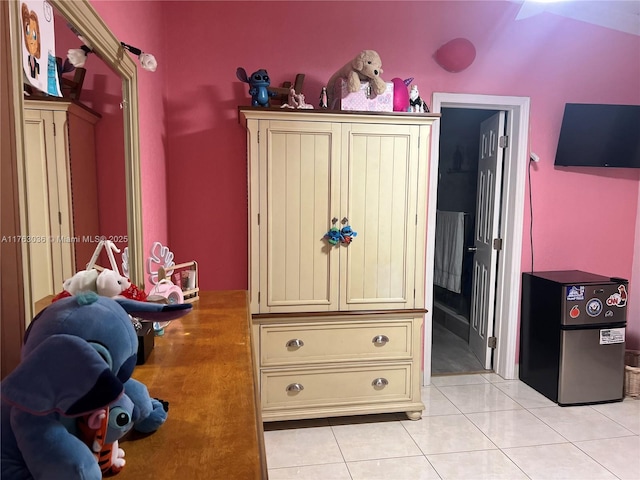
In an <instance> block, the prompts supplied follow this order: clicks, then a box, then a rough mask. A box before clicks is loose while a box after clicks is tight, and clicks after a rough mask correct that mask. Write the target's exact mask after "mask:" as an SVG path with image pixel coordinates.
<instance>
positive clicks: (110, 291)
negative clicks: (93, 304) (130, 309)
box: [96, 268, 131, 298]
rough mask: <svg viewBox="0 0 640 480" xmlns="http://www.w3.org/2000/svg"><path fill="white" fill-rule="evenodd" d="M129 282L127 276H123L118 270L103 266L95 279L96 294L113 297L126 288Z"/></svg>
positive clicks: (129, 284) (120, 293)
mask: <svg viewBox="0 0 640 480" xmlns="http://www.w3.org/2000/svg"><path fill="white" fill-rule="evenodd" d="M130 286H131V282H130V281H129V279H128V278H127V277H123V276H122V275H120V274H119V273H118V272H114V271H113V270H109V269H108V268H105V269H104V270H103V271H101V272H100V275H98V278H97V279H96V290H97V292H98V295H102V296H103V297H110V298H113V297H115V296H118V295H122V293H123V292H124V291H125V290H127V289H128V288H129V287H130Z"/></svg>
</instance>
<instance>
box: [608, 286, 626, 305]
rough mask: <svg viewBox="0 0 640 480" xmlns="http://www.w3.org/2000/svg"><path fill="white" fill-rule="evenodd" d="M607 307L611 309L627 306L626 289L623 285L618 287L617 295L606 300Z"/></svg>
mask: <svg viewBox="0 0 640 480" xmlns="http://www.w3.org/2000/svg"><path fill="white" fill-rule="evenodd" d="M607 305H609V306H610V307H613V306H614V305H615V306H616V307H624V306H626V305H627V289H626V287H625V286H624V285H618V293H614V294H613V295H611V296H609V298H607Z"/></svg>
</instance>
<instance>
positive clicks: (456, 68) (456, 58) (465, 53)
mask: <svg viewBox="0 0 640 480" xmlns="http://www.w3.org/2000/svg"><path fill="white" fill-rule="evenodd" d="M433 58H435V60H436V62H438V65H440V66H441V67H442V68H444V69H445V70H446V71H447V72H452V73H456V72H461V71H462V70H464V69H465V68H467V67H468V66H469V65H471V64H472V63H473V61H474V60H475V59H476V47H474V46H473V43H471V42H470V41H469V40H467V39H466V38H454V39H453V40H450V41H449V42H447V43H445V44H444V45H442V46H441V47H440V48H439V49H438V50H436V53H435V54H434V55H433Z"/></svg>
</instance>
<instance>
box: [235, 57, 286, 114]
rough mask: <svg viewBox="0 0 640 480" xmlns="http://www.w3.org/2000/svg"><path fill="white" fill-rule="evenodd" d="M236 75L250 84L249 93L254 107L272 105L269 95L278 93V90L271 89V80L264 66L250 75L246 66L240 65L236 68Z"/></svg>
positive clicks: (274, 95)
mask: <svg viewBox="0 0 640 480" xmlns="http://www.w3.org/2000/svg"><path fill="white" fill-rule="evenodd" d="M236 77H237V78H238V80H240V81H241V82H245V83H248V84H249V95H251V106H253V107H268V106H269V105H270V102H269V97H276V96H277V95H278V94H277V93H276V92H274V91H272V90H269V85H271V80H270V79H269V74H268V73H267V71H266V70H265V69H264V68H261V69H260V70H256V71H255V72H253V73H252V74H251V76H250V77H249V76H247V72H246V70H245V69H244V68H242V67H238V68H237V69H236Z"/></svg>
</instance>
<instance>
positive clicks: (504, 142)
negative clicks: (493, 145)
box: [498, 135, 509, 148]
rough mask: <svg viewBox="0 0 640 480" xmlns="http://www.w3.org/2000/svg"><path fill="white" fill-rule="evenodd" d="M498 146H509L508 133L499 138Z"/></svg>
mask: <svg viewBox="0 0 640 480" xmlns="http://www.w3.org/2000/svg"><path fill="white" fill-rule="evenodd" d="M498 146H499V147H500V148H507V147H508V146H509V137H508V136H507V135H502V136H501V137H500V138H499V139H498Z"/></svg>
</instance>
